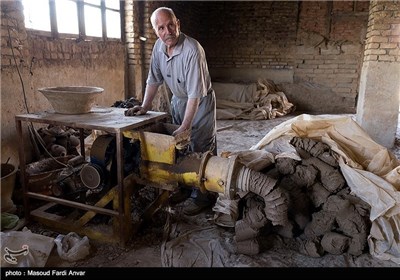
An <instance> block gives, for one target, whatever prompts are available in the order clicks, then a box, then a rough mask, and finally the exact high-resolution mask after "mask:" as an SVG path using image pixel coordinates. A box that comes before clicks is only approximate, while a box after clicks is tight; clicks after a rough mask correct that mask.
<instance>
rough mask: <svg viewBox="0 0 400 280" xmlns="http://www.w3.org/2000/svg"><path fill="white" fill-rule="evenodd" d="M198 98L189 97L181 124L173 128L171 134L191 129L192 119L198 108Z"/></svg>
mask: <svg viewBox="0 0 400 280" xmlns="http://www.w3.org/2000/svg"><path fill="white" fill-rule="evenodd" d="M199 104H200V98H189V99H188V102H187V104H186V110H185V116H184V118H183V121H182V124H181V125H180V126H179V127H178V129H177V130H175V131H174V132H173V133H172V135H174V136H175V135H178V134H180V133H182V132H184V131H186V130H189V129H192V123H193V119H194V117H195V116H196V113H197V110H198V109H199Z"/></svg>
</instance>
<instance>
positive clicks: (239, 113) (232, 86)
mask: <svg viewBox="0 0 400 280" xmlns="http://www.w3.org/2000/svg"><path fill="white" fill-rule="evenodd" d="M213 88H214V90H215V94H216V100H217V104H216V106H217V119H219V120H222V119H237V120H240V119H243V120H268V119H274V118H276V117H281V116H284V115H286V114H288V113H290V112H293V111H294V110H295V106H294V105H293V104H292V103H290V102H289V101H288V99H287V98H286V95H285V94H284V93H283V91H282V90H280V89H279V87H278V86H277V85H275V84H274V82H273V81H271V80H263V79H259V80H258V81H257V83H250V84H240V83H220V82H214V83H213Z"/></svg>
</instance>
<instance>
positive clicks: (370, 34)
mask: <svg viewBox="0 0 400 280" xmlns="http://www.w3.org/2000/svg"><path fill="white" fill-rule="evenodd" d="M399 95H400V2H398V1H371V3H370V9H369V19H368V31H367V35H366V45H365V50H364V62H363V66H362V70H361V77H360V86H359V96H358V103H357V121H358V123H359V124H360V125H361V126H362V127H363V128H364V129H365V130H366V132H367V133H368V134H369V135H370V136H371V137H372V139H374V140H375V141H376V142H377V143H379V144H381V145H383V146H385V147H387V148H391V147H393V145H394V140H395V136H396V130H397V124H398V117H399Z"/></svg>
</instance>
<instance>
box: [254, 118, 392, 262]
mask: <svg viewBox="0 0 400 280" xmlns="http://www.w3.org/2000/svg"><path fill="white" fill-rule="evenodd" d="M293 136H298V137H306V138H311V139H314V140H318V141H322V142H323V143H326V144H327V145H329V146H330V148H331V149H332V150H333V151H334V152H336V153H337V159H338V161H339V164H340V167H341V171H342V173H343V176H344V177H345V179H346V182H347V184H348V185H349V187H350V189H351V191H352V192H353V194H355V195H356V196H358V197H360V198H361V199H363V200H364V201H365V202H367V203H368V204H369V205H370V206H371V213H370V220H371V222H372V227H371V231H370V234H369V236H368V245H369V249H370V254H371V255H372V256H374V257H376V258H378V259H381V260H391V261H393V262H395V263H397V264H400V161H399V159H397V158H396V157H395V156H394V155H393V154H392V153H391V152H390V151H389V150H388V149H386V148H385V147H383V146H381V145H379V144H377V143H376V142H375V141H373V140H372V139H371V138H370V136H369V135H368V134H367V133H366V132H365V131H364V130H363V129H362V128H361V127H360V126H359V125H358V124H357V123H356V122H355V121H354V120H353V119H352V118H351V117H350V116H343V115H317V116H312V115H307V114H303V115H300V116H297V117H295V118H293V119H290V120H288V121H285V122H283V123H281V124H280V125H278V126H276V127H274V128H273V129H272V130H271V131H270V132H269V133H268V134H266V135H265V136H264V137H263V139H261V140H260V141H259V142H258V143H257V144H256V145H254V146H253V147H251V150H261V149H264V150H266V151H269V152H271V153H273V154H275V155H277V156H279V154H281V153H282V152H285V153H286V154H287V153H288V150H287V149H286V147H287V146H288V141H290V139H291V138H292V137H293Z"/></svg>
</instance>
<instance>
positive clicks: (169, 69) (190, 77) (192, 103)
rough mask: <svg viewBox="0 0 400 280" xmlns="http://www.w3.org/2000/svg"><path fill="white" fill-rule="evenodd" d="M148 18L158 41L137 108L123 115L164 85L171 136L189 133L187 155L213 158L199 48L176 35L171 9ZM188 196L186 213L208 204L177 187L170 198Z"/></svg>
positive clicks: (209, 100)
mask: <svg viewBox="0 0 400 280" xmlns="http://www.w3.org/2000/svg"><path fill="white" fill-rule="evenodd" d="M150 20H151V24H152V26H153V29H154V31H155V33H156V34H157V36H158V40H157V41H156V43H155V45H154V47H153V52H152V55H151V63H150V70H149V75H148V78H147V85H146V91H145V96H144V100H143V104H142V106H135V107H133V108H131V109H129V110H127V111H126V113H125V115H128V116H133V115H138V114H139V115H141V114H146V112H147V111H148V110H150V109H151V105H152V101H153V99H154V97H155V95H156V93H157V90H158V87H159V86H160V85H161V84H162V83H163V82H165V83H166V84H167V85H168V87H169V89H170V90H171V92H172V99H171V114H172V121H173V123H174V124H178V125H179V127H178V128H177V129H176V130H175V131H174V132H173V134H172V135H173V136H176V135H178V134H181V133H185V132H186V133H187V132H188V131H190V135H191V137H190V138H191V143H190V149H191V151H192V152H207V151H211V152H212V153H213V154H214V155H217V142H216V105H215V92H214V90H213V89H212V87H211V78H210V74H209V72H208V66H207V61H206V55H205V52H204V49H203V47H202V46H201V45H200V43H199V42H198V41H196V40H195V39H193V38H191V37H189V36H187V35H185V34H184V33H182V32H180V22H179V20H178V19H177V18H176V16H175V13H174V12H173V10H172V9H170V8H167V7H161V8H158V9H156V10H155V11H154V12H153V13H152V15H151V17H150ZM189 195H190V198H189V199H188V201H187V202H186V205H185V207H184V210H183V211H184V213H185V214H186V215H196V214H198V213H200V212H201V211H202V210H203V209H205V208H206V207H208V206H210V205H211V203H212V202H211V201H210V199H209V198H208V195H207V194H203V193H201V191H200V190H199V189H197V188H193V191H192V190H190V189H189V192H188V189H187V188H181V189H180V191H179V192H176V193H174V194H173V196H172V197H171V198H170V199H171V200H172V202H173V203H179V202H181V201H183V200H184V199H186V198H188V197H189Z"/></svg>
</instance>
